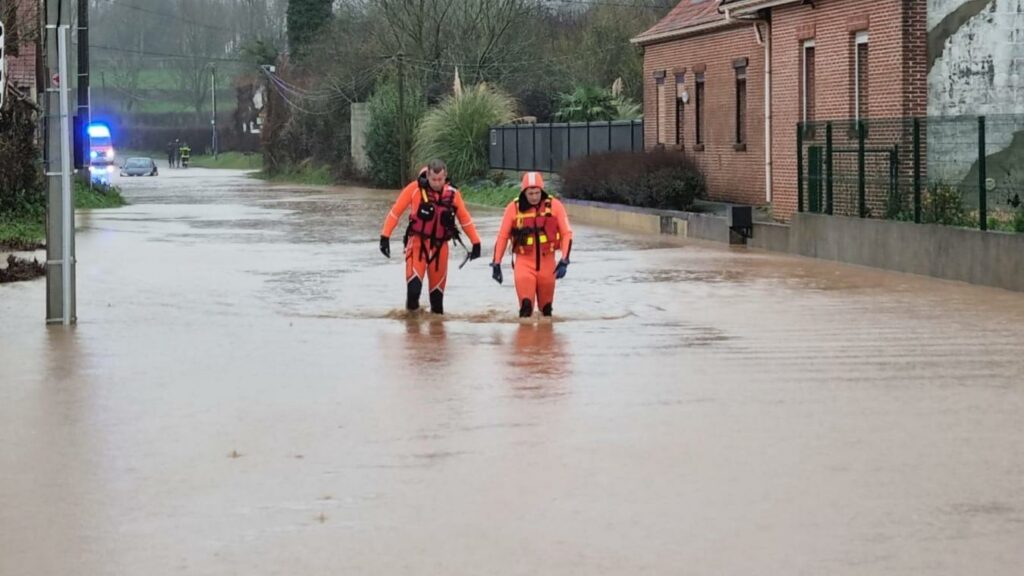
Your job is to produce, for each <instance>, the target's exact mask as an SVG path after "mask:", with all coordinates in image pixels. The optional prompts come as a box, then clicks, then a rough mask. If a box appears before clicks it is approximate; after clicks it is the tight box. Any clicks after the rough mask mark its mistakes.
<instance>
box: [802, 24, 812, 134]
mask: <svg viewBox="0 0 1024 576" xmlns="http://www.w3.org/2000/svg"><path fill="white" fill-rule="evenodd" d="M800 105H801V117H802V119H803V121H804V122H811V121H813V120H814V40H808V41H806V42H804V50H803V66H802V71H801V78H800Z"/></svg>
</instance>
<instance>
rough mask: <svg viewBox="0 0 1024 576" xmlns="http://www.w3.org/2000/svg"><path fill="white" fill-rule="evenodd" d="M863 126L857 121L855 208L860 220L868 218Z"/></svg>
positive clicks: (860, 121) (862, 123) (861, 122)
mask: <svg viewBox="0 0 1024 576" xmlns="http://www.w3.org/2000/svg"><path fill="white" fill-rule="evenodd" d="M864 140H865V125H864V121H863V120H858V121H857V206H858V209H859V212H860V217H861V218H867V216H868V199H867V169H866V167H865V164H864V154H865V150H864Z"/></svg>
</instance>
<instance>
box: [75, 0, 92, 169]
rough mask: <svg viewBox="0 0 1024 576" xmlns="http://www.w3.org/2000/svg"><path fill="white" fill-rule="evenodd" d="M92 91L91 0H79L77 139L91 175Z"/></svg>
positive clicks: (84, 162) (85, 167)
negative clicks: (88, 132)
mask: <svg viewBox="0 0 1024 576" xmlns="http://www.w3.org/2000/svg"><path fill="white" fill-rule="evenodd" d="M91 107H92V92H90V91H89V0H78V120H79V123H80V124H79V128H78V134H76V135H75V139H77V140H80V141H81V143H82V150H83V158H84V160H83V164H84V165H85V166H84V170H85V174H86V176H88V175H89V145H88V142H87V141H86V132H85V125H86V124H87V123H88V122H89V119H90V117H91V115H92V114H91Z"/></svg>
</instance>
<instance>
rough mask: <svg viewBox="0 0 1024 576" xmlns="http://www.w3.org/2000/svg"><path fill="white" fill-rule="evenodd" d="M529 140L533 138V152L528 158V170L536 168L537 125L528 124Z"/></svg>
mask: <svg viewBox="0 0 1024 576" xmlns="http://www.w3.org/2000/svg"><path fill="white" fill-rule="evenodd" d="M530 140H533V153H532V154H531V158H530V170H537V125H536V124H530Z"/></svg>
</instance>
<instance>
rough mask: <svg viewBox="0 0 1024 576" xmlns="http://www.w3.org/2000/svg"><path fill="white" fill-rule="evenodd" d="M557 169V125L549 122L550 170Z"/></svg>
mask: <svg viewBox="0 0 1024 576" xmlns="http://www.w3.org/2000/svg"><path fill="white" fill-rule="evenodd" d="M554 171H555V125H554V124H552V123H550V122H549V123H548V172H554Z"/></svg>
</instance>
